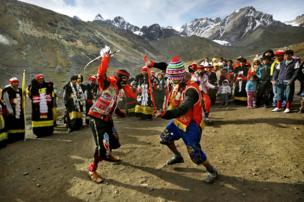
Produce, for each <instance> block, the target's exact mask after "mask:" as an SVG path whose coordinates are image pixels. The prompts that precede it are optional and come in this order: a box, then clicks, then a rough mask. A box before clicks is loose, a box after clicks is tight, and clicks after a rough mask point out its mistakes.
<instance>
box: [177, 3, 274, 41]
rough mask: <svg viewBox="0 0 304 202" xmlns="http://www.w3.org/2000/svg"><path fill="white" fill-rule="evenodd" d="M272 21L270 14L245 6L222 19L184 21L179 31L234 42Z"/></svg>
mask: <svg viewBox="0 0 304 202" xmlns="http://www.w3.org/2000/svg"><path fill="white" fill-rule="evenodd" d="M273 22H274V20H273V18H272V15H269V14H265V13H262V12H260V11H257V10H256V9H255V8H254V7H245V8H241V9H239V10H236V11H234V12H233V13H232V14H230V15H228V16H227V17H225V18H224V19H222V20H221V19H220V18H216V19H210V18H200V19H195V20H193V21H191V22H189V23H186V24H185V25H183V26H182V28H181V33H182V34H186V35H187V36H192V35H196V36H200V37H204V38H208V39H212V40H225V41H228V42H230V43H234V42H236V41H237V40H239V39H241V38H243V37H245V36H246V35H247V34H248V33H251V32H253V31H254V30H256V29H257V28H259V27H261V26H268V25H270V24H272V23H273Z"/></svg>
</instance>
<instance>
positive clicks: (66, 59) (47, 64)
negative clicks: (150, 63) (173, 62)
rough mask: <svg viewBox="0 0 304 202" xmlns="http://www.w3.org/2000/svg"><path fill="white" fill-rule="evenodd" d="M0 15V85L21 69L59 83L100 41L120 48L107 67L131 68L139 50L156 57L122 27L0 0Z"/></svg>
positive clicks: (77, 69)
mask: <svg viewBox="0 0 304 202" xmlns="http://www.w3.org/2000/svg"><path fill="white" fill-rule="evenodd" d="M0 13H1V14H0V37H1V38H0V39H2V40H0V53H1V54H0V61H1V62H0V70H1V72H3V74H1V75H0V81H1V85H3V84H4V83H6V80H7V78H9V77H11V76H13V75H17V76H20V73H21V72H22V71H23V69H26V70H27V72H28V73H29V75H28V76H29V78H33V74H35V73H37V72H43V73H45V74H46V75H48V76H49V78H52V79H55V81H57V82H58V81H59V82H64V81H66V79H67V78H69V77H70V76H71V75H72V74H75V73H79V72H81V71H82V67H83V66H84V65H85V64H86V63H87V62H88V61H90V60H91V59H92V58H94V57H96V56H97V55H98V54H99V50H100V48H101V47H103V46H104V45H105V44H107V45H110V46H111V47H112V49H113V50H115V49H119V50H121V51H120V53H119V54H117V56H116V57H115V58H114V59H113V61H112V63H111V65H112V66H113V67H120V68H128V69H130V70H131V71H137V68H139V67H140V66H141V65H142V64H143V60H142V58H143V56H144V54H147V55H149V56H151V57H153V58H157V57H158V55H159V53H158V52H157V51H156V50H155V49H154V48H153V47H151V46H150V45H149V43H147V42H146V41H145V40H144V39H142V38H139V37H138V36H136V35H133V34H131V33H128V32H126V31H124V30H119V29H116V28H113V27H111V26H106V25H104V24H100V23H96V22H83V21H80V20H77V19H74V18H70V17H67V16H65V15H61V14H58V13H55V12H52V11H50V10H46V9H43V8H40V7H37V6H32V5H30V4H26V3H21V2H16V1H3V0H1V4H0ZM94 65H97V63H95V64H93V65H92V66H94ZM93 69H94V68H93ZM91 71H93V70H91Z"/></svg>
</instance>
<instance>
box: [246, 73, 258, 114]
mask: <svg viewBox="0 0 304 202" xmlns="http://www.w3.org/2000/svg"><path fill="white" fill-rule="evenodd" d="M256 86H257V82H256V76H254V75H252V76H251V77H250V79H249V81H247V83H246V87H245V89H246V92H247V108H248V109H252V108H254V107H256V105H255V101H256Z"/></svg>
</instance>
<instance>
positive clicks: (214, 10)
mask: <svg viewBox="0 0 304 202" xmlns="http://www.w3.org/2000/svg"><path fill="white" fill-rule="evenodd" d="M22 1H24V2H28V3H31V4H35V5H38V6H41V7H44V8H47V9H50V10H53V11H55V12H58V13H62V14H65V15H68V16H71V17H72V16H74V15H76V16H78V17H80V18H81V19H82V20H85V21H91V20H93V19H94V17H95V16H96V15H97V14H98V13H100V14H101V15H102V16H103V17H104V18H106V19H109V18H110V19H113V18H114V17H116V16H122V17H123V18H125V19H126V21H128V22H130V23H132V24H134V25H137V26H143V25H151V24H153V23H158V24H160V25H162V26H168V25H170V26H173V27H175V28H177V27H179V26H181V25H182V24H184V23H185V22H187V21H189V20H191V19H194V18H200V17H218V16H219V17H224V16H226V15H229V14H230V13H231V12H232V11H234V10H237V9H239V8H241V7H244V6H250V5H252V6H254V7H256V9H257V10H260V11H263V12H267V13H269V14H272V15H273V16H274V19H277V20H281V21H286V20H292V19H294V18H295V17H296V16H297V15H300V14H303V13H304V9H303V6H301V4H300V3H301V1H303V0H284V1H278V0H268V1H265V0H253V1H250V0H229V1H227V0H226V1H225V0H213V1H210V0H192V1H189V0H90V1H89V0H87V1H85V0H48V1H45V0H22ZM70 1H71V2H72V3H65V2H70ZM72 5H73V6H72Z"/></svg>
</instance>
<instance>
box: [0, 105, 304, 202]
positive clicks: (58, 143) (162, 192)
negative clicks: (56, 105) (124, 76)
mask: <svg viewBox="0 0 304 202" xmlns="http://www.w3.org/2000/svg"><path fill="white" fill-rule="evenodd" d="M211 119H212V120H213V124H212V125H210V126H207V127H206V128H205V130H204V132H203V138H202V141H201V143H202V145H203V149H204V150H205V152H206V154H207V156H208V158H209V160H210V161H211V162H212V163H213V164H214V165H215V166H216V167H217V169H218V170H219V172H220V178H219V179H218V181H216V182H215V183H214V184H213V185H206V184H204V183H203V178H204V177H205V175H206V172H205V169H204V168H203V167H202V166H196V165H195V164H193V163H192V162H191V160H190V158H189V156H188V155H187V152H186V148H185V146H184V144H183V142H182V141H178V142H177V145H178V148H179V149H180V151H181V152H182V154H183V156H184V159H185V163H183V164H179V165H176V166H175V165H174V166H164V163H165V162H166V160H168V159H169V158H170V157H171V153H170V152H169V150H168V149H167V148H166V147H165V146H163V145H161V144H159V134H160V132H161V131H162V130H163V129H164V127H165V125H166V123H167V121H164V120H160V119H158V120H153V121H139V120H138V119H137V118H135V117H130V118H125V119H116V120H115V123H116V127H117V128H118V131H119V132H120V137H121V143H122V147H121V148H119V149H118V150H115V151H114V154H116V155H118V156H120V157H121V158H122V159H123V161H122V162H121V163H119V164H117V163H110V162H103V163H101V165H100V167H99V168H98V171H99V172H100V173H101V174H102V176H103V177H104V178H105V179H106V180H105V182H104V183H102V184H99V185H97V184H95V183H93V182H91V181H90V180H89V178H88V176H87V166H88V164H89V162H90V160H91V159H92V155H93V150H94V146H93V140H92V137H91V132H90V130H89V128H84V129H82V130H81V131H78V132H73V133H71V134H67V133H66V132H65V131H63V130H62V129H60V128H58V129H57V130H56V133H55V135H53V136H50V137H48V138H41V139H35V138H33V137H32V136H29V137H30V139H28V140H27V141H25V142H18V143H14V144H10V145H8V146H7V147H6V148H3V149H1V150H0V160H1V161H0V162H1V164H0V170H1V172H0V201H3V202H6V201H18V202H22V201H35V202H36V201H56V202H57V201H66V202H68V201H131V202H134V201H180V202H184V201H233V202H237V201H254V202H256V201H284V202H286V201H299V202H300V201H304V155H303V154H304V115H303V114H298V113H290V114H284V113H282V112H280V113H273V112H271V110H270V109H264V108H259V109H253V110H248V109H246V108H245V107H237V106H230V107H228V108H220V107H217V108H215V109H213V112H212V114H211Z"/></svg>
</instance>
